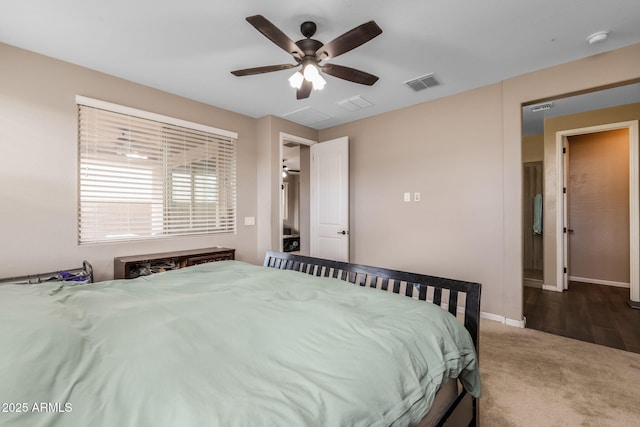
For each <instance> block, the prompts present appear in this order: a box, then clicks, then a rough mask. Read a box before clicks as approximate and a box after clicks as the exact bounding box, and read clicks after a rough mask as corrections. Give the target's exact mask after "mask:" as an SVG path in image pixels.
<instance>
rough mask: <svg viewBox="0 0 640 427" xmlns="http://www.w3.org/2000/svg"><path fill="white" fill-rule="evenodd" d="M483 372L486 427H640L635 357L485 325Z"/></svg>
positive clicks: (639, 369)
mask: <svg viewBox="0 0 640 427" xmlns="http://www.w3.org/2000/svg"><path fill="white" fill-rule="evenodd" d="M638 327H640V325H638ZM480 372H481V376H482V381H483V396H482V398H481V399H480V422H481V426H482V427H493V426H497V427H500V426H535V427H541V426H543V427H547V426H548V427H551V426H562V427H565V426H598V427H603V426H617V427H620V426H640V354H638V353H630V352H626V351H622V350H617V349H614V348H609V347H604V346H601V345H597V344H591V343H587V342H583V341H578V340H573V339H569V338H563V337H559V336H556V335H552V334H548V333H545V332H540V331H536V330H532V329H519V328H514V327H509V326H505V325H502V324H500V323H498V322H493V321H490V320H485V319H482V320H481V324H480Z"/></svg>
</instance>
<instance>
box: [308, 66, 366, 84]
mask: <svg viewBox="0 0 640 427" xmlns="http://www.w3.org/2000/svg"><path fill="white" fill-rule="evenodd" d="M320 69H321V70H322V71H323V72H325V73H327V74H329V75H330V76H333V77H337V78H339V79H343V80H349V81H350V82H354V83H360V84H362V85H367V86H371V85H373V84H374V83H375V82H377V81H378V77H377V76H374V75H373V74H369V73H367V72H364V71H360V70H356V69H355V68H351V67H345V66H343V65H336V64H324V65H322V66H321V67H320Z"/></svg>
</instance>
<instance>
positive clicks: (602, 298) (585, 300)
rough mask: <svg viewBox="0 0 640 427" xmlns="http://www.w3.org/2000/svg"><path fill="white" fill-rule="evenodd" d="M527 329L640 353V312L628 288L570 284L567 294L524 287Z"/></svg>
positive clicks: (578, 283)
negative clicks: (634, 305) (631, 305)
mask: <svg viewBox="0 0 640 427" xmlns="http://www.w3.org/2000/svg"><path fill="white" fill-rule="evenodd" d="M523 299H524V315H525V317H526V320H527V321H526V327H527V328H531V329H537V330H540V331H544V332H549V333H552V334H555V335H561V336H564V337H569V338H575V339H578V340H582V341H588V342H593V343H596V344H601V345H604V346H607V347H614V348H619V349H622V350H627V351H631V352H634V353H640V310H637V309H632V308H630V307H629V306H628V305H627V301H628V299H629V289H628V288H618V287H612V286H604V285H594V284H590V283H580V282H569V290H568V291H565V292H562V293H560V292H554V291H545V290H542V289H539V288H533V287H529V286H525V287H524V291H523Z"/></svg>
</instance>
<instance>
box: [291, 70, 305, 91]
mask: <svg viewBox="0 0 640 427" xmlns="http://www.w3.org/2000/svg"><path fill="white" fill-rule="evenodd" d="M303 81H304V76H303V75H302V73H301V72H300V71H296V72H295V73H294V74H293V75H292V76H291V77H289V84H290V85H291V87H294V88H296V89H300V87H301V86H302V82H303Z"/></svg>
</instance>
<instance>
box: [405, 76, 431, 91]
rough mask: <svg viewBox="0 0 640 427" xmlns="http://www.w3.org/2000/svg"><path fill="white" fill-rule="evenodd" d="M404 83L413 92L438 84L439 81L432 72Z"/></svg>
mask: <svg viewBox="0 0 640 427" xmlns="http://www.w3.org/2000/svg"><path fill="white" fill-rule="evenodd" d="M404 84H406V85H407V86H409V87H410V88H411V89H413V90H414V91H415V92H419V91H421V90H422V89H428V88H430V87H435V86H440V82H439V81H438V80H437V79H436V77H435V76H434V75H433V73H431V74H427V75H424V76H421V77H417V78H415V79H411V80H407V81H406V82H404Z"/></svg>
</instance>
